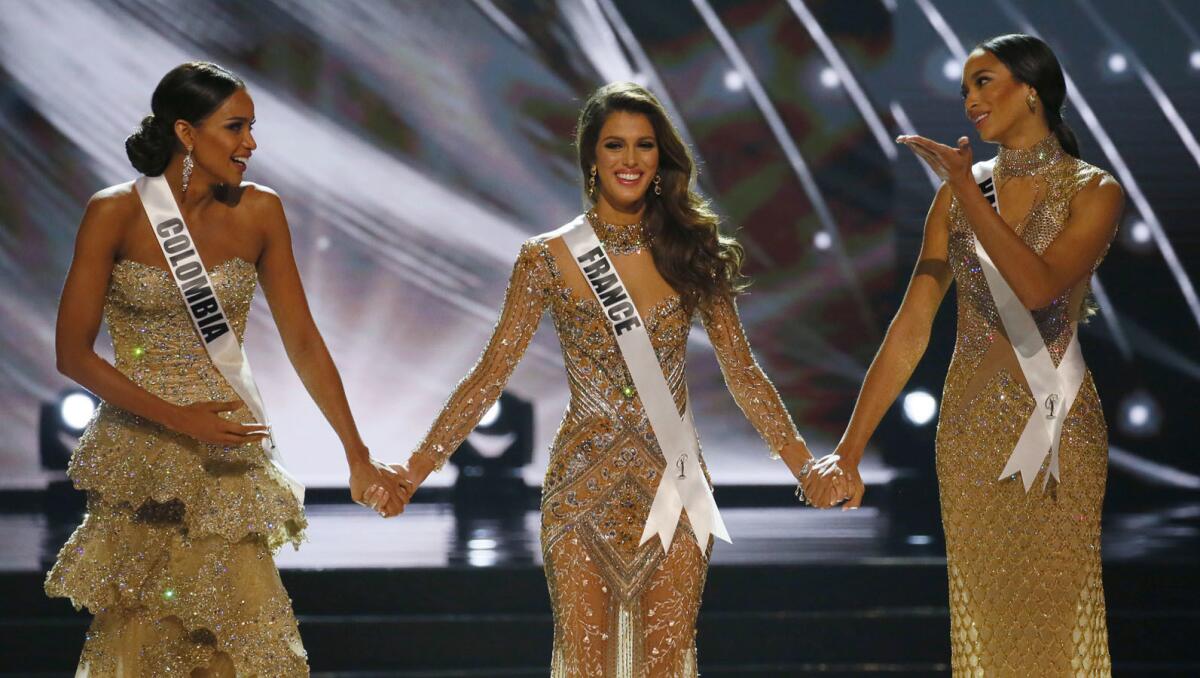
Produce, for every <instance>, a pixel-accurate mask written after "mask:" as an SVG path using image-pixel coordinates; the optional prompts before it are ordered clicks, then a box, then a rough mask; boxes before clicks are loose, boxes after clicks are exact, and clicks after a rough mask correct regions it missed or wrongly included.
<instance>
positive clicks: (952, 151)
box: [896, 134, 974, 184]
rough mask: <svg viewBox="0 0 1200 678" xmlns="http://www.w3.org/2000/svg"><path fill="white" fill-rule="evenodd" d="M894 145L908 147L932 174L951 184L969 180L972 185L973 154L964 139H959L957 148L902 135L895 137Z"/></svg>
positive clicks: (968, 141)
mask: <svg viewBox="0 0 1200 678" xmlns="http://www.w3.org/2000/svg"><path fill="white" fill-rule="evenodd" d="M896 143H898V144H904V145H905V146H908V148H909V149H910V150H911V151H912V152H913V153H916V154H917V157H919V158H921V159H922V160H924V161H925V164H926V165H929V169H931V170H933V173H934V174H936V175H938V176H939V177H941V178H942V179H944V180H946V181H948V182H950V183H951V184H954V183H958V182H960V181H962V180H971V181H972V183H974V180H973V179H972V175H971V165H972V164H973V163H974V154H973V153H972V152H971V142H970V140H969V139H967V138H966V137H959V139H958V147H957V148H951V147H949V146H947V145H945V144H939V143H938V142H936V141H932V140H930V139H926V138H925V137H922V136H917V135H915V134H902V135H900V136H898V137H896Z"/></svg>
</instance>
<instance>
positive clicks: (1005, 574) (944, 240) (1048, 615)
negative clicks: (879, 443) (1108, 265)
mask: <svg viewBox="0 0 1200 678" xmlns="http://www.w3.org/2000/svg"><path fill="white" fill-rule="evenodd" d="M1066 91H1067V90H1066V82H1065V79H1064V77H1063V72H1062V68H1061V67H1060V66H1059V64H1058V59H1056V58H1055V56H1054V52H1053V51H1051V49H1050V47H1049V46H1048V45H1046V43H1045V42H1043V41H1041V40H1039V39H1038V38H1035V37H1032V36H1029V35H1002V36H999V37H995V38H992V39H990V40H987V41H985V42H983V43H981V44H980V45H979V46H978V47H976V48H975V50H974V51H973V52H971V54H970V55H969V57H968V58H967V61H966V63H965V64H964V66H963V76H962V95H963V107H964V112H965V113H966V116H967V119H968V120H970V121H971V123H972V124H973V125H974V126H975V129H976V130H978V132H979V136H980V138H981V139H983V140H984V141H987V142H990V143H994V144H998V145H999V146H1000V149H999V153H998V155H997V156H996V159H995V160H993V161H986V162H981V163H975V164H973V156H972V152H971V146H970V143H969V142H968V140H967V138H966V137H962V138H961V139H959V140H958V143H957V146H956V147H954V148H952V147H949V146H945V145H942V144H939V143H936V142H933V141H930V140H929V139H925V138H923V137H918V136H902V137H900V138H899V139H897V141H898V142H900V143H902V144H905V145H907V146H908V147H909V148H910V149H911V150H912V151H913V152H914V153H916V155H917V156H918V157H920V158H921V160H923V161H924V162H925V163H927V164H928V165H929V166H930V167H931V168H932V169H933V170H934V171H935V172H936V173H937V174H938V175H939V176H940V177H941V178H942V179H943V181H944V183H943V184H942V187H941V189H940V190H939V191H938V193H937V196H936V197H935V198H934V200H933V206H932V207H931V208H930V210H929V215H928V217H927V218H926V222H925V238H924V243H923V244H922V247H921V254H920V257H919V260H918V262H917V267H916V270H915V271H914V272H913V276H912V281H911V282H910V284H909V288H908V292H907V294H906V295H905V297H904V300H903V302H902V303H901V305H900V310H899V311H898V312H897V314H896V317H895V319H894V320H893V321H892V324H891V327H890V328H889V329H888V332H887V336H886V337H885V339H884V341H883V346H882V347H881V348H880V349H879V354H878V355H877V356H876V357H875V360H874V362H872V364H871V367H870V369H869V370H868V372H867V376H866V380H865V381H864V383H863V386H862V392H861V393H860V395H859V398H858V403H857V405H856V406H855V408H854V414H853V416H852V418H851V420H850V423H849V425H848V426H847V428H846V432H845V434H844V435H843V437H842V440H841V442H840V443H839V445H838V447H837V450H836V452H835V454H833V455H830V456H829V457H826V458H825V459H823V460H822V461H821V462H820V463H819V464H818V467H819V468H822V469H825V468H832V467H840V468H841V469H842V470H843V471H844V472H845V473H846V474H847V475H849V476H851V477H852V478H856V477H857V476H858V468H857V467H858V461H859V459H860V458H861V457H862V454H863V450H864V449H865V447H866V445H867V441H868V440H869V439H870V437H871V434H872V432H873V431H874V430H875V427H876V426H877V425H878V424H879V421H880V419H881V418H882V417H883V415H884V413H885V412H886V411H887V409H888V407H890V405H891V403H892V401H894V400H895V398H896V396H897V395H899V393H900V391H901V390H902V389H903V387H904V384H905V382H906V381H907V380H908V378H909V376H911V374H912V371H913V368H914V367H915V366H916V364H917V362H918V360H920V358H921V355H922V354H923V353H924V351H925V347H926V345H927V343H928V341H929V332H930V328H931V325H932V323H933V318H934V315H935V314H936V312H937V308H938V306H939V305H940V304H941V302H942V298H943V297H944V296H945V293H946V291H947V289H948V288H949V286H950V283H951V282H956V283H957V285H958V295H957V297H958V341H957V342H956V344H955V347H954V355H953V357H952V358H951V361H950V367H949V372H948V374H947V375H946V386H945V392H944V394H943V397H942V405H941V412H940V415H939V417H940V418H939V422H938V429H937V475H938V484H939V487H940V494H941V504H942V522H943V525H944V528H945V535H946V561H947V565H948V567H949V583H950V613H951V647H952V666H953V670H954V675H955V676H1022V677H1024V676H1107V675H1110V674H1111V668H1110V661H1109V653H1108V631H1107V625H1106V621H1105V606H1104V587H1103V583H1102V581H1101V576H1100V514H1101V503H1102V502H1103V499H1104V486H1105V477H1106V473H1107V461H1108V434H1107V429H1106V427H1105V423H1104V412H1103V410H1102V409H1101V407H1100V398H1099V396H1098V395H1097V393H1096V386H1095V384H1094V383H1093V381H1092V376H1091V373H1090V372H1088V370H1087V366H1086V365H1085V364H1084V362H1083V357H1082V354H1081V352H1080V350H1079V343H1078V337H1077V334H1078V332H1077V329H1078V323H1079V321H1080V320H1081V319H1082V318H1083V317H1085V316H1086V315H1087V313H1088V305H1087V303H1086V300H1087V298H1088V286H1089V282H1090V280H1091V276H1092V273H1093V272H1094V271H1095V270H1096V268H1097V267H1098V266H1099V265H1100V262H1101V260H1102V259H1103V258H1104V255H1105V253H1106V252H1107V251H1108V246H1109V244H1110V243H1111V242H1112V239H1113V236H1114V235H1115V233H1116V229H1117V222H1118V221H1119V219H1120V217H1121V211H1122V209H1123V205H1124V196H1123V193H1122V191H1121V187H1120V186H1119V185H1118V184H1117V182H1116V181H1114V180H1113V178H1112V177H1111V176H1109V174H1108V173H1106V172H1104V171H1103V170H1100V169H1098V168H1096V167H1093V166H1092V165H1089V164H1088V163H1086V162H1084V161H1083V160H1080V159H1079V145H1078V143H1077V142H1076V140H1075V135H1074V134H1073V133H1072V132H1071V129H1070V127H1068V126H1067V123H1066V122H1065V121H1064V120H1063V104H1064V100H1065V98H1066ZM858 487H859V488H861V485H859V486H858ZM861 500H862V492H861V489H860V490H859V491H858V492H856V493H855V495H854V496H853V497H852V498H851V500H850V502H849V505H850V506H857V505H858V503H859V502H860V501H861Z"/></svg>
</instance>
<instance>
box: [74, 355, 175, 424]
mask: <svg viewBox="0 0 1200 678" xmlns="http://www.w3.org/2000/svg"><path fill="white" fill-rule="evenodd" d="M58 371H59V372H60V373H61V374H62V375H63V376H66V377H68V378H70V379H71V380H72V381H74V382H75V383H77V384H79V385H80V386H82V387H84V388H86V389H87V390H89V391H91V392H92V393H95V394H96V396H97V397H99V398H100V399H101V400H103V401H104V402H106V403H108V404H109V405H112V406H114V407H119V408H121V409H122V410H125V411H126V412H131V413H133V414H135V415H137V416H139V417H142V418H144V419H149V420H150V421H153V422H156V423H158V424H161V425H163V426H166V427H167V428H174V426H175V423H176V416H177V414H178V413H179V406H177V405H175V404H173V403H170V402H167V401H166V400H163V399H162V398H159V397H158V396H156V395H154V394H153V393H150V392H149V391H147V390H146V389H144V388H142V387H141V386H138V385H137V384H136V383H134V382H133V380H131V379H130V378H129V377H127V376H125V375H124V374H122V373H121V372H120V370H118V369H117V368H116V367H113V365H112V364H111V363H109V362H108V361H107V360H104V359H103V358H101V357H100V356H98V355H96V353H95V352H94V351H83V352H80V353H78V354H77V355H74V356H71V357H64V356H61V355H60V357H59V359H58Z"/></svg>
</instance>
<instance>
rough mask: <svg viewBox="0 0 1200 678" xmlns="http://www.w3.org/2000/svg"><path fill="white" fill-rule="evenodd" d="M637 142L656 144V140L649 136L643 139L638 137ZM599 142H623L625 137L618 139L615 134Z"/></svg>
mask: <svg viewBox="0 0 1200 678" xmlns="http://www.w3.org/2000/svg"><path fill="white" fill-rule="evenodd" d="M637 140H638V141H653V142H656V143H657V142H658V139H657V138H655V137H652V136H649V135H647V136H644V137H638V139H637ZM601 141H625V137H619V136H617V135H615V134H610V135H608V136H606V137H604V138H603V139H601Z"/></svg>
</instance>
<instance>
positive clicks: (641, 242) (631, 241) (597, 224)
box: [586, 210, 650, 256]
mask: <svg viewBox="0 0 1200 678" xmlns="http://www.w3.org/2000/svg"><path fill="white" fill-rule="evenodd" d="M586 216H587V220H588V223H589V224H591V226H592V230H593V231H595V232H596V238H598V239H599V240H600V242H601V243H603V244H604V249H605V251H607V252H608V253H609V254H610V255H612V256H621V255H624V254H633V253H634V252H637V251H638V250H642V249H645V248H647V247H649V246H650V234H649V233H647V232H646V224H645V223H644V222H641V221H639V222H637V223H635V224H610V223H608V222H606V221H604V220H602V219H601V218H600V217H599V215H597V214H596V211H595V210H591V211H589V212H588V213H587V215H586Z"/></svg>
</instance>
